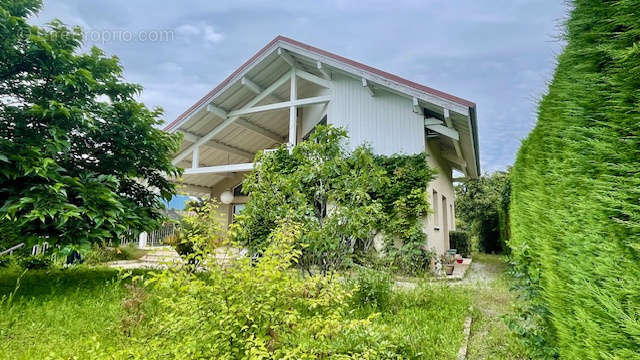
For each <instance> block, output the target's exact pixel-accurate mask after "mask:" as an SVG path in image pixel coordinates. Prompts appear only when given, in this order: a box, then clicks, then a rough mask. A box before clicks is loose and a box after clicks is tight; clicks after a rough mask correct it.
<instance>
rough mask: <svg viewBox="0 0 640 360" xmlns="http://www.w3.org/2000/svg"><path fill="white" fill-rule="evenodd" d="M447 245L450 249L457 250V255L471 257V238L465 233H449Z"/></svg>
mask: <svg viewBox="0 0 640 360" xmlns="http://www.w3.org/2000/svg"><path fill="white" fill-rule="evenodd" d="M449 244H450V246H449V247H450V248H452V249H456V250H458V254H460V255H462V256H464V257H469V256H470V255H471V238H470V237H469V234H468V233H467V232H466V231H449Z"/></svg>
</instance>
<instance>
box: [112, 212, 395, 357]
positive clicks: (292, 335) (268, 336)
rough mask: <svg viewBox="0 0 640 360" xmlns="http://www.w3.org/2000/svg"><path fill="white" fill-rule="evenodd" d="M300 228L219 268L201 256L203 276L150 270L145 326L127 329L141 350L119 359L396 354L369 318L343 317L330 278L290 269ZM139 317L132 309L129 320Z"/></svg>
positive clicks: (341, 298)
mask: <svg viewBox="0 0 640 360" xmlns="http://www.w3.org/2000/svg"><path fill="white" fill-rule="evenodd" d="M299 228H300V227H299V226H298V225H295V224H292V223H286V224H283V225H282V227H281V228H280V229H279V230H278V231H277V232H274V233H273V235H272V237H273V238H271V239H270V241H269V242H270V244H271V245H270V246H269V247H268V248H267V249H266V250H265V251H264V253H263V256H262V257H261V258H260V259H259V260H258V261H256V262H252V261H251V260H250V259H249V258H242V259H239V260H238V261H237V262H235V263H234V264H233V265H232V266H231V267H227V268H223V267H221V266H219V265H218V264H217V263H216V262H215V261H213V262H208V261H207V259H208V258H207V257H206V256H203V257H202V258H203V259H204V260H203V261H204V262H206V266H207V268H208V269H209V271H208V272H206V273H198V272H192V271H184V270H180V269H170V270H167V271H164V272H162V273H155V274H153V275H152V277H151V278H150V279H148V280H147V281H146V286H147V289H148V292H147V293H148V294H149V295H150V298H148V301H149V302H151V303H155V304H157V307H156V308H155V309H154V310H153V314H151V315H149V316H148V319H149V320H148V322H147V323H146V324H145V325H144V326H140V327H138V328H135V329H129V330H128V331H129V332H130V333H131V336H132V337H133V341H134V342H136V343H139V344H145V346H144V351H143V352H139V350H140V349H124V350H121V351H122V354H121V356H122V357H125V356H127V355H130V356H131V357H133V358H181V359H187V358H210V359H314V358H328V357H336V358H342V359H350V358H357V359H362V358H370V359H384V358H397V354H396V353H394V352H393V349H394V345H393V344H392V343H391V342H389V341H374V339H377V338H380V337H381V333H378V332H377V329H376V327H374V326H373V325H372V321H373V319H374V318H375V316H376V315H371V316H370V317H367V318H364V319H350V318H348V317H347V315H348V314H349V311H348V310H349V308H348V306H349V303H350V302H349V298H350V297H351V292H350V291H349V289H348V288H347V287H346V286H345V285H344V284H341V283H340V282H339V281H337V278H334V277H330V276H306V277H303V276H301V275H300V273H299V272H297V271H292V269H291V266H292V265H293V264H295V262H296V261H297V259H299V257H300V255H301V251H300V250H299V249H297V247H296V245H295V242H296V238H297V237H298V236H300V232H299V231H300V230H299ZM205 253H206V250H205ZM205 253H203V255H204V254H205ZM187 270H188V269H187ZM137 297H138V298H139V296H137ZM134 302H135V301H134ZM126 303H127V304H128V303H131V302H126ZM143 311H144V309H143ZM129 312H130V311H129ZM142 317H144V314H142ZM139 318H140V315H139V314H138V313H137V312H135V313H134V314H133V317H132V319H133V320H136V319H139ZM135 322H136V321H134V323H135ZM356 339H357V340H358V341H355V340H356Z"/></svg>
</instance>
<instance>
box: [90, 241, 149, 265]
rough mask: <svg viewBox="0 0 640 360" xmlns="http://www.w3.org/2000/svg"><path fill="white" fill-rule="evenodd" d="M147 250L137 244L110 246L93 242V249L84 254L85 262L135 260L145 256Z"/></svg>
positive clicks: (92, 263) (100, 262)
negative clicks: (139, 247)
mask: <svg viewBox="0 0 640 360" xmlns="http://www.w3.org/2000/svg"><path fill="white" fill-rule="evenodd" d="M144 254H145V251H144V250H142V249H138V248H137V247H136V246H135V245H125V246H118V247H113V248H112V247H108V246H104V245H100V244H93V245H92V247H91V250H90V251H88V252H87V253H86V254H84V255H83V257H84V262H85V263H86V264H89V265H97V264H104V263H107V262H109V261H118V260H135V259H139V258H141V257H142V256H144Z"/></svg>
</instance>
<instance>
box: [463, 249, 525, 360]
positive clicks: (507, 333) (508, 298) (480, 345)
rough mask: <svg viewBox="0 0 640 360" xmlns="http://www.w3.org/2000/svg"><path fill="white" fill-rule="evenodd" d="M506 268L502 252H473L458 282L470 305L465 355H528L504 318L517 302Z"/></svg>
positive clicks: (489, 356) (510, 312)
mask: <svg viewBox="0 0 640 360" xmlns="http://www.w3.org/2000/svg"><path fill="white" fill-rule="evenodd" d="M505 270H506V264H505V263H504V261H503V259H502V257H501V256H498V255H487V254H476V255H475V256H474V259H473V264H472V267H471V269H469V273H468V275H467V277H466V278H465V279H464V280H463V281H462V282H461V283H460V285H459V286H460V287H461V288H462V289H465V291H467V293H468V294H469V295H470V296H471V301H472V306H473V323H472V325H471V335H470V338H469V347H468V353H467V359H472V360H475V359H478V360H479V359H492V360H493V359H496V360H502V359H504V360H507V359H509V360H512V359H530V358H531V357H530V355H529V353H528V352H527V349H526V348H525V346H524V345H523V343H522V342H521V341H520V339H519V338H518V337H517V335H516V334H515V333H513V332H512V331H511V330H510V329H509V328H508V327H507V325H506V323H505V321H504V318H505V317H507V316H509V315H510V314H512V313H513V311H514V305H515V304H516V303H517V299H516V297H515V294H514V292H513V291H510V282H509V279H508V277H507V276H506V275H505Z"/></svg>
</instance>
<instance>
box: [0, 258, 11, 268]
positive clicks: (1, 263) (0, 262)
mask: <svg viewBox="0 0 640 360" xmlns="http://www.w3.org/2000/svg"><path fill="white" fill-rule="evenodd" d="M12 263H13V256H9V255H4V256H0V268H6V267H9V266H10V265H11V264H12Z"/></svg>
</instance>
